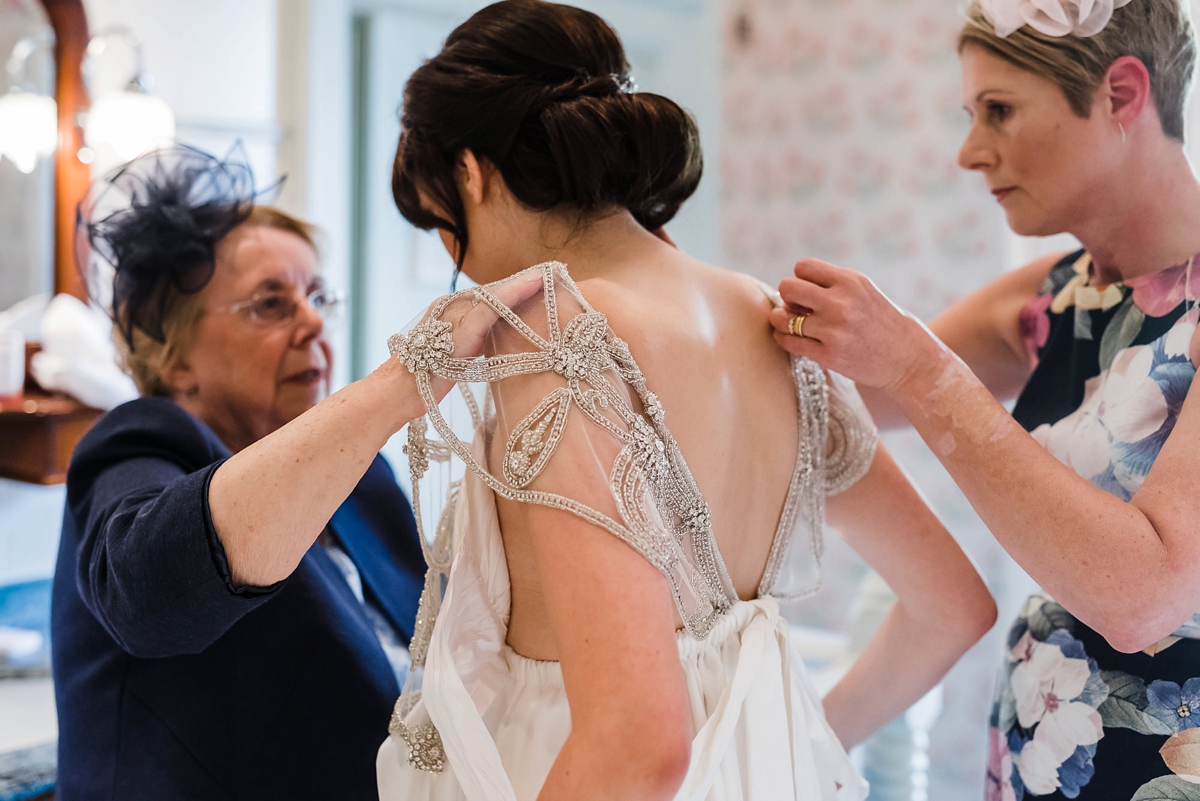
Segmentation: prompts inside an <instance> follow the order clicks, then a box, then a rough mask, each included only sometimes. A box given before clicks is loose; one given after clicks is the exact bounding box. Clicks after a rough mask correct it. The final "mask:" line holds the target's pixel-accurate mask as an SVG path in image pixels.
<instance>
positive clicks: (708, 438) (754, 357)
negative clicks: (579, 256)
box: [498, 249, 798, 660]
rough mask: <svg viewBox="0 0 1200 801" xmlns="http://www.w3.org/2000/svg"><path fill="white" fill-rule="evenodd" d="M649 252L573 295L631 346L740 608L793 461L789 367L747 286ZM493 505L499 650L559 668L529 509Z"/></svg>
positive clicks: (765, 307)
mask: <svg viewBox="0 0 1200 801" xmlns="http://www.w3.org/2000/svg"><path fill="white" fill-rule="evenodd" d="M652 252H653V253H654V255H655V256H657V257H658V258H655V259H654V260H653V261H651V262H650V263H646V262H642V263H637V262H632V261H631V262H629V263H627V264H618V265H614V266H612V267H610V268H607V269H605V270H603V271H602V273H601V274H600V275H596V276H595V277H590V278H585V279H583V280H580V281H578V286H579V288H580V290H582V292H583V294H584V296H585V297H586V298H587V300H588V302H589V303H590V304H591V305H592V306H593V307H594V308H595V309H596V310H597V311H599V312H602V313H603V314H605V315H606V316H607V317H608V322H609V326H610V328H611V329H612V330H613V331H614V332H615V333H616V335H617V336H619V337H621V338H622V339H624V340H625V341H626V342H628V343H629V348H630V351H631V353H632V355H633V357H634V359H635V360H636V361H637V363H638V366H639V367H641V369H642V372H643V373H644V374H645V376H646V382H647V384H648V386H649V388H650V389H651V390H652V391H653V392H654V393H655V394H657V396H658V398H659V400H660V401H661V402H662V405H663V408H664V410H665V411H666V418H665V423H666V426H667V428H668V429H669V430H670V432H671V434H672V435H673V437H674V438H675V441H676V443H677V444H678V446H679V449H680V452H681V453H682V455H683V458H684V461H685V462H686V463H687V466H688V468H689V469H690V471H691V473H692V475H693V477H694V478H695V481H696V484H697V485H698V486H699V489H700V493H701V495H702V496H703V498H704V500H705V501H706V502H707V504H708V508H709V511H710V513H711V515H712V526H713V532H714V534H715V539H716V543H717V547H718V549H719V551H720V554H721V557H722V558H723V560H724V562H725V567H726V569H727V571H728V574H729V578H730V580H731V581H732V584H733V588H734V590H735V591H736V593H737V596H738V597H739V598H741V599H744V600H745V599H750V598H753V597H755V596H756V595H757V592H758V588H759V582H760V580H761V579H762V575H763V570H764V568H765V566H766V563H767V559H768V555H769V553H770V551H771V546H772V543H773V541H774V536H775V533H776V528H777V526H778V523H779V518H780V513H781V511H782V509H783V506H784V502H785V498H786V497H787V494H788V489H789V486H790V483H791V478H792V473H793V468H794V466H795V463H796V456H797V448H798V431H797V429H798V422H797V401H796V389H795V383H794V379H793V377H792V368H791V360H790V357H789V356H788V355H787V354H786V353H785V352H783V351H782V350H781V349H780V348H778V346H776V344H775V343H774V341H773V339H772V337H771V333H770V327H769V325H768V324H767V314H768V312H769V311H770V309H771V302H770V300H769V299H768V297H767V296H766V294H765V293H764V291H763V290H762V289H761V288H760V287H759V285H757V284H756V283H755V282H754V281H752V280H751V279H749V278H747V277H746V276H742V275H737V274H735V273H731V272H728V271H726V270H721V269H719V268H716V267H712V266H710V265H707V264H704V263H702V262H699V261H697V260H696V259H693V258H690V257H688V256H687V255H686V254H683V253H682V252H678V251H675V252H672V253H667V254H665V257H664V254H663V252H662V251H659V250H657V249H654V250H652ZM568 267H570V265H568ZM580 272H584V271H583V270H580ZM585 274H586V273H585ZM498 508H499V512H500V523H501V532H502V535H503V539H504V545H505V552H506V556H507V558H508V569H509V576H510V580H511V583H512V617H511V620H510V622H509V644H510V645H511V646H512V647H513V648H514V650H516V651H517V652H518V653H520V654H522V655H524V656H529V657H531V658H535V659H544V660H557V659H558V658H559V654H558V650H557V648H556V645H555V640H554V637H553V635H552V631H551V627H550V620H549V616H548V615H549V612H548V610H547V608H546V601H545V598H546V596H545V593H544V591H543V586H542V585H543V580H544V575H543V572H542V566H541V565H540V564H539V563H538V561H537V559H536V558H535V555H534V551H533V548H532V547H531V542H530V529H529V521H528V516H527V509H526V508H522V505H519V504H514V503H512V502H509V501H505V500H503V499H498ZM676 620H677V623H678V624H680V625H682V621H680V620H679V618H678V616H677V618H676Z"/></svg>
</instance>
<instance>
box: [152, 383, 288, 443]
mask: <svg viewBox="0 0 1200 801" xmlns="http://www.w3.org/2000/svg"><path fill="white" fill-rule="evenodd" d="M172 400H174V401H175V403H176V404H177V405H178V406H179V407H180V408H182V409H183V410H184V411H185V412H187V413H189V414H190V415H192V416H193V417H195V418H197V419H198V420H200V421H201V422H203V423H204V424H205V425H206V426H208V427H209V428H211V429H212V432H213V433H214V434H216V435H217V438H218V439H220V440H221V442H223V443H225V447H226V448H229V452H230V453H237V452H238V451H241V450H243V449H245V448H247V447H249V446H250V445H253V444H254V443H255V442H257V441H258V440H259V439H262V437H263V436H264V434H265V433H266V432H264V433H262V434H257V435H256V434H255V433H254V432H252V431H250V430H249V429H248V428H247V426H245V425H239V422H244V421H239V417H238V416H237V415H236V414H234V415H230V414H218V413H214V410H213V409H211V408H209V407H208V406H207V405H205V404H202V403H200V402H199V401H197V400H196V399H194V398H193V397H192V396H189V395H186V394H183V393H180V394H177V395H176V396H175V397H174V398H173V399H172ZM231 423H232V424H231Z"/></svg>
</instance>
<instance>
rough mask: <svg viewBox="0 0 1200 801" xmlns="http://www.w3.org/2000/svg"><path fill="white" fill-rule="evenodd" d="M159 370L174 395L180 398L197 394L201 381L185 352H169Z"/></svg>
mask: <svg viewBox="0 0 1200 801" xmlns="http://www.w3.org/2000/svg"><path fill="white" fill-rule="evenodd" d="M159 372H160V375H161V376H162V381H163V383H164V384H166V385H167V387H169V388H170V390H171V395H172V397H174V398H176V399H179V398H185V397H189V396H191V395H194V394H196V391H197V389H198V387H199V381H198V380H197V378H196V373H195V371H194V370H193V369H192V365H191V363H190V362H189V361H188V359H187V357H186V355H185V354H167V358H165V359H164V360H163V362H162V365H161V366H160V367H159Z"/></svg>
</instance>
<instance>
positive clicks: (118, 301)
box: [75, 142, 279, 350]
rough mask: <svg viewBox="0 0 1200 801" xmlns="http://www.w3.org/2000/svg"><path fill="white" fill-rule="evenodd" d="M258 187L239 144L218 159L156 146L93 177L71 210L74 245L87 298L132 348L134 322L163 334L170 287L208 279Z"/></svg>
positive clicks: (192, 288)
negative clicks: (220, 246)
mask: <svg viewBox="0 0 1200 801" xmlns="http://www.w3.org/2000/svg"><path fill="white" fill-rule="evenodd" d="M278 186H279V184H278V183H276V184H275V185H274V186H273V187H271V189H275V188H277V187H278ZM259 194H260V193H259V192H257V191H256V190H255V188H254V173H253V171H252V170H251V169H250V165H249V163H248V162H247V159H246V154H245V151H244V150H243V149H242V147H241V143H240V142H239V143H237V144H235V145H234V146H233V148H232V149H231V150H230V151H229V153H228V154H226V156H225V157H224V158H218V157H216V156H214V155H212V154H210V153H206V152H204V151H203V150H199V149H197V148H194V147H189V146H187V145H172V146H170V147H166V148H163V149H160V150H154V151H151V152H149V153H146V154H144V155H142V156H138V157H137V158H136V159H134V160H133V161H130V162H128V163H127V164H124V165H122V166H121V167H118V168H117V169H115V170H113V171H112V172H110V173H109V174H108V175H106V176H105V177H104V178H101V179H100V180H98V181H96V182H95V183H94V184H92V187H91V188H90V189H89V191H88V194H87V196H86V197H85V198H84V200H83V201H82V202H81V203H80V204H79V207H78V209H77V210H76V216H75V230H76V252H77V255H78V256H80V257H81V258H82V259H83V260H84V264H87V265H90V269H87V270H86V271H85V275H86V277H87V286H88V291H89V293H90V294H91V296H92V299H93V300H94V301H96V302H97V303H98V304H99V305H100V306H101V307H102V308H104V309H105V311H107V312H108V313H109V315H110V316H111V317H112V319H113V322H114V323H115V324H116V326H117V329H118V330H119V331H120V333H121V336H122V337H123V338H124V339H125V341H126V343H127V344H128V346H129V348H130V349H131V350H132V349H133V334H134V329H139V330H141V331H142V332H143V333H145V334H146V335H147V336H149V337H150V338H151V339H153V340H155V341H157V342H163V341H164V339H165V334H164V324H165V317H166V315H167V314H168V313H169V309H168V308H167V306H168V303H169V301H170V298H171V296H172V292H171V290H174V291H175V292H177V293H181V294H184V295H190V294H195V293H196V292H199V291H200V290H202V289H203V288H204V287H205V286H207V285H208V282H209V281H210V280H211V279H212V276H213V270H214V269H215V264H214V254H215V251H216V245H217V243H218V242H220V241H221V240H222V239H223V238H224V237H225V236H226V235H228V234H229V232H230V231H232V230H233V229H234V228H236V227H237V226H239V225H241V224H242V223H244V222H245V221H246V220H247V218H249V216H250V212H251V211H252V210H253V208H254V202H255V198H256V197H257V196H258V195H259ZM83 237H86V245H87V246H90V250H91V253H92V254H93V255H92V256H90V257H89V256H88V254H87V250H88V248H87V247H86V246H85V245H84V242H83V241H82V238H83ZM81 266H82V265H81ZM108 276H111V293H112V294H111V297H110V298H109V297H105V296H107V295H108V290H109V286H110V284H109V281H108Z"/></svg>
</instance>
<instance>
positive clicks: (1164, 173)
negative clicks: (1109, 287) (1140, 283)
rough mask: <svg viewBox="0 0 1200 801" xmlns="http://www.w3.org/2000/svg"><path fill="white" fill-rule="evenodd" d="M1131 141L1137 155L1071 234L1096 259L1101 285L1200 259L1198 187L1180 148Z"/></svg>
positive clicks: (1168, 142) (1167, 141)
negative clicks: (1199, 257) (1196, 255)
mask: <svg viewBox="0 0 1200 801" xmlns="http://www.w3.org/2000/svg"><path fill="white" fill-rule="evenodd" d="M1159 140H1160V141H1158V142H1153V140H1151V141H1150V142H1146V141H1144V140H1143V142H1141V143H1139V142H1135V141H1131V142H1130V143H1129V147H1130V148H1131V149H1132V153H1133V155H1131V156H1130V158H1129V159H1128V160H1127V161H1126V162H1125V163H1124V164H1122V167H1121V169H1120V170H1118V171H1116V172H1115V173H1114V176H1113V178H1112V179H1111V180H1109V181H1107V182H1106V183H1105V185H1104V186H1103V187H1102V188H1101V189H1100V190H1099V191H1096V192H1093V196H1094V197H1096V201H1095V204H1094V205H1093V206H1091V207H1090V208H1088V209H1086V210H1085V212H1084V214H1082V215H1081V216H1080V218H1079V220H1078V222H1077V224H1075V225H1071V226H1069V227H1068V228H1067V230H1068V231H1070V233H1072V234H1074V235H1075V236H1076V238H1078V239H1079V241H1080V243H1081V244H1082V245H1083V246H1084V247H1085V248H1086V249H1087V251H1088V253H1089V254H1091V257H1092V265H1093V271H1094V275H1095V277H1096V280H1097V282H1099V283H1101V284H1111V283H1115V282H1117V281H1123V280H1128V279H1130V278H1136V277H1137V276H1139V275H1146V274H1148V273H1153V272H1157V271H1158V270H1162V269H1164V268H1166V267H1172V266H1174V265H1176V264H1181V263H1183V262H1185V261H1187V260H1188V259H1189V258H1190V257H1192V256H1193V255H1195V254H1196V253H1200V182H1198V181H1197V180H1196V177H1195V176H1194V175H1193V174H1192V169H1191V165H1190V164H1189V163H1188V160H1187V156H1186V155H1184V152H1183V147H1182V145H1180V144H1179V143H1178V142H1175V141H1174V140H1171V139H1166V138H1165V137H1161V136H1160V137H1159Z"/></svg>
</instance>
